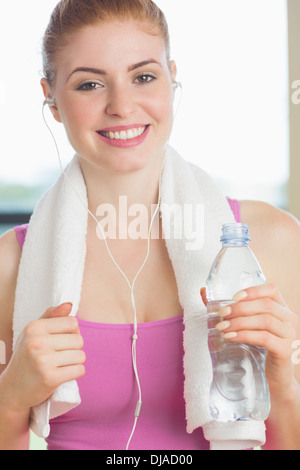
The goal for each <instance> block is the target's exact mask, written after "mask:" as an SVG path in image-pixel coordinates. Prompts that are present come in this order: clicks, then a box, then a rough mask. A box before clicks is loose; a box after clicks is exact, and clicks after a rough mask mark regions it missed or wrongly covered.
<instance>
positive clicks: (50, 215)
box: [14, 148, 265, 450]
mask: <svg viewBox="0 0 300 470" xmlns="http://www.w3.org/2000/svg"><path fill="white" fill-rule="evenodd" d="M66 173H67V175H68V178H69V180H70V181H71V182H72V184H73V186H75V187H76V189H77V192H78V194H79V195H80V197H81V199H82V200H83V201H85V203H86V205H87V194H86V187H85V183H84V179H83V175H82V172H81V168H80V164H79V158H78V156H75V157H74V159H73V160H72V162H71V163H70V165H69V166H68V167H67V169H66ZM170 208H171V209H174V210H175V212H176V208H177V209H178V208H181V214H185V217H184V219H183V220H182V224H181V227H179V228H180V230H179V228H178V219H177V220H176V224H175V226H174V218H172V217H170ZM171 212H172V211H171ZM191 213H192V214H194V216H196V218H197V220H195V217H194V226H193V227H192V226H191V225H190V224H189V223H190V214H191ZM87 217H88V216H87V211H86V210H85V209H84V208H83V206H82V204H80V202H79V200H78V197H77V195H76V194H75V193H74V190H73V189H72V188H71V187H70V185H69V184H68V183H67V182H66V180H65V178H64V176H63V175H62V176H61V177H60V178H59V179H58V181H57V183H56V184H55V185H54V186H53V187H52V188H51V189H50V190H49V191H48V193H47V194H46V195H45V196H44V197H43V199H42V200H41V202H40V203H39V204H38V205H37V208H36V210H35V212H34V214H33V216H32V219H31V221H30V225H29V229H28V233H27V236H26V241H25V244H24V248H23V253H22V258H21V263H20V269H19V276H18V283H17V290H16V301H15V312H14V346H15V344H16V341H17V339H18V337H19V334H20V333H21V331H22V330H23V329H24V327H25V326H26V325H27V324H28V323H29V322H31V321H33V320H35V319H38V318H39V317H40V316H41V315H42V314H43V313H44V312H45V310H47V308H49V306H55V305H59V304H61V303H63V302H72V303H73V311H72V315H76V312H77V310H78V307H79V302H80V294H81V286H82V279H83V271H84V262H85V255H86V232H87ZM161 217H162V226H163V232H164V235H165V238H166V245H167V249H168V253H169V256H170V259H171V261H172V264H173V268H174V272H175V276H176V281H177V285H178V292H179V299H180V303H181V305H182V307H183V310H184V324H185V332H184V351H185V355H184V372H185V385H184V394H185V401H186V419H187V432H188V433H191V432H193V430H195V429H196V428H198V427H200V426H202V427H203V429H204V435H205V437H206V439H207V440H209V441H210V443H211V449H212V450H214V449H246V448H252V447H254V446H259V445H262V444H264V442H265V425H264V423H263V422H254V421H253V422H237V423H227V424H226V423H225V424H223V423H217V422H214V421H213V420H212V418H211V416H210V412H209V403H208V397H209V387H210V383H211V379H212V365H211V359H210V355H209V350H208V344H207V333H208V331H207V327H206V325H205V324H203V322H202V316H203V315H205V313H206V308H205V306H204V305H203V302H202V299H201V297H200V293H199V289H200V287H203V286H205V283H206V279H207V275H208V272H209V270H210V267H211V265H212V262H213V260H214V258H215V256H216V254H217V252H218V251H219V249H220V234H221V228H222V225H223V224H224V223H229V222H233V221H234V217H233V214H232V212H231V209H230V207H229V204H228V202H227V200H226V198H225V196H224V195H223V194H222V193H221V192H220V191H219V189H218V188H217V186H216V185H215V183H214V182H213V181H212V179H211V178H210V177H209V176H208V175H207V174H206V173H205V172H204V171H202V170H201V169H199V168H198V167H196V166H194V165H192V164H191V163H188V162H186V161H185V160H183V159H182V158H181V157H180V156H179V155H178V154H177V153H176V152H175V151H174V150H173V149H172V148H169V149H168V153H167V157H166V160H165V165H164V170H163V174H162V185H161ZM203 217H204V220H202V219H203ZM196 228H197V229H198V230H197V231H198V233H197V236H196V237H195V239H193V238H192V235H193V232H196ZM79 403H80V396H79V391H78V387H77V384H76V382H75V381H74V382H69V383H66V384H63V385H62V386H60V387H59V388H58V389H57V390H56V392H55V393H54V394H53V395H52V397H51V398H50V399H49V400H48V401H47V402H45V403H43V404H42V405H40V406H37V407H35V408H34V409H33V410H32V413H31V423H30V426H31V429H32V430H33V431H34V432H35V433H36V434H37V435H38V436H41V437H47V436H48V434H49V431H50V428H49V420H50V419H51V418H54V417H56V416H60V415H61V414H64V413H66V412H67V411H69V410H70V409H72V408H73V407H75V406H77V405H78V404H79Z"/></svg>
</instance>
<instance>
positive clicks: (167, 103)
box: [148, 93, 173, 127]
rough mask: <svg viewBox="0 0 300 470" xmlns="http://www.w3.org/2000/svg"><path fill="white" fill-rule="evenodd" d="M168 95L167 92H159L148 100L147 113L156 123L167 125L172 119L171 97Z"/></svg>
mask: <svg viewBox="0 0 300 470" xmlns="http://www.w3.org/2000/svg"><path fill="white" fill-rule="evenodd" d="M169 95H170V94H169V93H167V94H164V93H161V94H159V95H156V96H155V97H153V98H151V99H150V100H149V102H148V113H149V114H150V115H151V116H152V117H153V118H154V120H155V121H156V122H157V123H158V124H160V125H165V126H167V127H169V126H170V123H172V121H173V99H172V97H171V96H169Z"/></svg>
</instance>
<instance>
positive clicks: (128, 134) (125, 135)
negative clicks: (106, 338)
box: [99, 126, 147, 140]
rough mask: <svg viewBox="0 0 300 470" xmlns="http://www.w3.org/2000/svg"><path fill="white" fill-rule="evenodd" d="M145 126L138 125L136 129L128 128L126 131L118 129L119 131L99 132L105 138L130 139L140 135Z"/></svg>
mask: <svg viewBox="0 0 300 470" xmlns="http://www.w3.org/2000/svg"><path fill="white" fill-rule="evenodd" d="M146 129H147V126H145V127H138V128H136V129H128V131H119V132H99V134H101V135H103V136H104V137H106V138H107V139H115V140H131V139H135V138H136V137H139V136H140V135H142V134H143V133H144V132H145V130H146Z"/></svg>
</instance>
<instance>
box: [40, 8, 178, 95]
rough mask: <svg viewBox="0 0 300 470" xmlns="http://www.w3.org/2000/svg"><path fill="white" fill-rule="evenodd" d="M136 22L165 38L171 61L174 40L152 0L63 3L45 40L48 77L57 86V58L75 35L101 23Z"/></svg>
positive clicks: (51, 22)
mask: <svg viewBox="0 0 300 470" xmlns="http://www.w3.org/2000/svg"><path fill="white" fill-rule="evenodd" d="M115 19H118V20H122V21H124V20H135V21H139V22H143V23H148V24H149V28H147V29H148V31H147V32H149V33H150V34H153V35H161V36H162V37H163V39H164V41H165V45H166V51H167V58H168V60H170V38H169V30H168V25H167V21H166V18H165V16H164V14H163V12H162V11H161V10H160V9H159V8H158V6H157V5H156V4H155V3H154V2H153V1H152V0H61V1H60V2H59V3H58V5H57V6H56V7H55V9H54V11H53V13H52V15H51V19H50V22H49V25H48V27H47V29H46V32H45V35H44V40H43V68H44V74H45V77H46V78H47V80H48V82H49V84H50V85H51V86H53V85H54V82H55V65H54V64H55V57H56V54H57V53H58V51H59V50H60V49H61V48H62V47H63V46H64V45H65V44H66V40H67V38H68V36H69V35H70V34H72V33H74V32H75V31H77V30H79V29H81V28H83V27H85V26H89V25H94V24H97V23H99V22H105V21H113V20H115Z"/></svg>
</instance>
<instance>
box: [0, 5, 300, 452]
mask: <svg viewBox="0 0 300 470" xmlns="http://www.w3.org/2000/svg"><path fill="white" fill-rule="evenodd" d="M44 72H45V78H43V79H42V82H41V84H42V87H43V91H44V95H45V97H46V98H47V99H49V100H54V101H49V103H50V109H51V111H52V114H53V116H54V118H55V119H56V120H57V121H58V122H61V123H63V125H64V127H65V129H66V132H67V135H68V138H69V140H70V142H71V144H72V146H73V147H74V149H75V151H76V152H77V154H78V155H79V161H80V167H81V170H82V174H83V177H84V181H85V184H86V189H87V194H88V204H89V210H90V213H91V214H96V212H97V208H98V206H99V204H101V203H105V204H110V205H112V206H113V207H114V208H116V210H117V217H116V221H117V227H116V228H117V233H120V231H122V230H123V228H124V227H123V225H122V220H121V218H120V217H119V215H120V214H119V212H118V210H119V209H120V207H119V196H120V195H126V197H127V203H128V206H132V205H134V204H137V203H138V204H142V205H143V206H144V207H146V208H147V209H148V214H151V205H153V204H155V203H156V202H157V199H158V181H159V178H160V173H161V169H162V165H163V161H164V158H165V152H166V147H167V144H168V140H169V136H170V132H171V129H172V122H173V99H174V89H175V87H174V84H175V85H176V66H175V63H174V62H172V61H171V60H170V52H169V38H168V30H167V25H166V22H165V19H164V17H163V15H162V13H161V12H160V10H159V9H158V8H157V7H156V6H155V5H154V4H153V3H152V2H151V1H150V0H149V1H148V0H131V1H125V2H124V1H123V2H121V1H112V0H106V1H101V0H98V1H97V0H62V2H60V4H59V5H58V7H57V8H56V10H55V11H54V13H53V16H52V19H51V22H50V25H49V27H48V29H47V31H46V35H45V39H44ZM145 189H146V190H145ZM239 208H240V220H241V221H242V222H244V223H247V224H248V225H249V230H250V233H251V234H252V239H253V243H252V249H253V251H254V252H255V254H256V255H257V257H258V259H259V260H260V263H261V265H262V269H263V270H264V272H265V275H266V277H267V279H268V284H266V285H265V286H260V287H255V288H251V289H248V290H247V292H246V294H247V295H246V294H244V295H243V296H240V297H239V298H238V300H239V301H238V302H237V303H236V304H235V305H234V306H233V307H232V310H231V311H230V312H228V311H225V312H223V315H224V317H225V315H226V321H229V322H230V323H229V324H228V323H222V324H221V325H220V326H219V328H220V329H222V328H223V330H224V333H230V335H229V337H230V339H229V341H232V342H246V343H250V344H255V345H259V346H262V347H265V348H266V349H267V351H268V358H267V370H266V373H267V379H268V382H269V386H270V392H271V399H272V411H271V415H270V418H269V421H268V423H267V443H266V446H265V447H266V449H271V448H275V449H297V448H300V431H299V422H300V396H299V383H298V381H299V380H300V370H299V367H295V368H294V365H293V363H292V354H293V349H292V346H293V342H294V340H295V339H296V338H297V337H299V335H300V328H299V326H297V316H298V315H299V313H300V311H299V305H300V298H299V289H298V281H299V275H300V271H299V270H300V267H299V266H300V259H299V250H298V246H299V241H300V228H299V224H298V222H297V221H296V220H295V219H294V218H293V217H292V216H291V215H289V214H287V213H285V212H283V211H280V210H278V209H276V208H273V207H271V206H269V205H267V204H264V203H259V202H255V203H254V202H244V201H243V202H241V203H240V205H239ZM149 219H150V217H149ZM236 219H237V220H239V216H238V213H237V212H236ZM156 220H157V219H156ZM147 222H148V226H149V223H150V220H148V221H147ZM25 232H26V230H25ZM25 232H24V229H23V231H22V233H21V235H20V230H19V231H18V237H17V236H16V230H14V231H10V232H8V233H7V234H5V235H4V236H3V237H2V238H1V241H0V254H1V267H0V275H1V278H0V279H1V282H0V299H1V300H0V301H1V323H0V338H1V340H2V341H5V344H6V345H7V359H8V364H7V365H6V367H5V366H3V367H2V366H1V367H2V370H1V372H2V375H1V379H0V397H1V400H0V448H1V449H26V448H28V439H29V437H28V436H29V432H28V428H29V415H30V409H31V408H32V407H35V406H37V405H39V404H40V403H43V402H44V401H45V400H47V399H48V398H49V397H50V396H51V395H52V393H53V392H54V391H55V389H56V388H57V387H58V386H59V385H61V384H63V383H65V382H68V381H70V380H73V379H76V380H78V383H79V388H80V392H81V395H82V397H83V398H85V399H83V401H82V404H81V405H80V406H79V407H77V408H75V409H74V410H72V411H71V412H70V413H69V414H68V413H67V414H65V415H63V416H61V417H58V418H57V419H54V420H53V421H52V423H51V433H50V436H49V438H48V445H49V448H50V449H59V448H65V449H76V448H77V449H84V448H102V449H109V448H112V449H117V448H121V446H122V445H123V444H122V442H124V439H125V436H127V437H129V435H128V434H129V432H130V429H129V428H128V422H129V421H130V416H131V415H130V414H128V413H129V410H128V408H129V407H128V403H129V402H130V397H127V394H128V395H130V390H132V387H133V385H132V378H130V380H129V383H127V382H126V381H127V379H126V377H124V378H123V379H121V380H120V382H119V375H118V374H120V370H123V369H124V370H126V374H127V376H128V374H129V371H128V370H127V368H128V367H129V366H130V364H129V362H130V354H129V355H127V353H126V352H125V353H124V354H126V357H124V363H122V366H120V365H119V367H120V370H117V371H116V373H114V367H118V366H116V365H115V364H116V363H115V360H114V354H115V347H114V348H112V349H110V350H109V353H107V352H105V351H106V350H105V351H104V350H101V352H99V349H97V348H99V347H100V346H99V344H100V343H101V344H100V345H103V343H104V346H103V347H104V349H105V348H106V349H107V348H108V345H107V344H108V342H109V340H107V344H105V341H104V340H105V339H106V338H110V336H109V335H114V334H116V336H112V337H111V341H115V342H114V345H117V344H118V342H119V341H120V343H121V342H122V340H120V337H119V336H118V334H117V333H116V331H119V329H118V328H117V327H121V329H122V328H123V327H124V328H125V326H126V325H130V324H131V323H132V321H133V319H132V305H131V301H130V296H129V295H128V292H129V291H128V285H126V283H125V282H124V279H123V278H122V276H119V275H118V274H117V273H116V269H115V266H114V263H112V260H111V257H110V256H109V255H108V251H107V249H106V246H105V244H104V243H103V241H99V237H98V236H97V232H96V230H95V220H94V219H93V218H92V217H91V218H89V221H88V229H87V239H86V249H87V253H86V260H85V270H84V277H83V284H82V292H81V299H80V306H79V311H78V314H77V318H72V317H69V316H68V315H69V314H70V312H71V309H72V306H71V305H70V304H68V303H63V304H62V305H59V306H56V305H55V306H53V305H49V306H48V307H49V308H48V309H47V310H46V312H42V311H41V312H40V315H41V317H40V319H38V320H35V321H33V322H30V323H29V324H28V325H27V326H26V328H25V329H24V331H23V333H22V335H21V336H20V339H19V341H18V343H17V345H16V347H15V349H14V353H13V354H12V335H13V332H12V318H13V312H14V298H15V290H16V284H17V276H18V271H19V265H20V257H21V248H22V244H23V242H24V238H25V235H26V233H25ZM266 241H267V243H266ZM20 245H21V246H20ZM109 246H110V250H111V253H113V257H114V259H115V260H117V263H118V265H119V267H121V268H122V269H123V270H124V271H125V272H126V276H127V279H129V283H131V284H132V282H133V279H134V277H135V275H136V273H137V272H138V270H139V268H140V266H141V265H142V263H143V261H144V258H145V250H146V240H145V239H143V238H140V239H132V238H130V237H123V238H122V237H119V238H118V237H116V238H115V239H111V240H109ZM100 266H101V269H99V267H100ZM157 279H159V286H157V282H156V281H157ZM135 287H136V299H135V300H136V305H138V314H139V318H138V322H139V324H140V325H147V324H148V325H150V327H153V328H155V327H157V328H159V327H161V328H162V329H163V328H164V327H166V328H167V327H168V328H172V330H168V332H167V333H164V334H165V335H167V336H165V337H164V336H162V337H161V343H163V342H164V341H165V340H166V338H167V337H169V336H170V335H171V336H172V338H173V337H176V341H177V340H178V338H180V335H181V334H182V329H183V326H182V306H181V304H180V301H179V296H178V289H177V283H176V279H175V275H174V271H173V267H172V263H171V260H170V257H169V254H168V251H167V248H166V245H165V243H164V240H163V238H162V236H161V227H160V236H159V237H158V238H157V239H155V240H151V254H150V256H149V259H148V261H147V263H146V264H145V266H144V268H143V271H142V273H141V275H140V276H139V277H138V278H137V282H136V285H135ZM200 287H201V286H200V285H199V289H200ZM116 292H117V295H116ZM201 294H202V296H203V300H204V301H205V291H204V290H202V291H201ZM199 296H200V294H199ZM157 322H160V323H157ZM103 325H106V326H107V328H106V329H105V326H104V327H103ZM113 325H114V326H115V327H116V331H115V330H114V328H113ZM101 326H102V327H103V328H104V330H105V335H104V337H102V336H101V337H100V336H97V335H98V334H99V335H101V334H102V333H101V331H102V329H103V328H102V327H101ZM110 327H112V330H113V332H110V331H109V328H110ZM141 328H142V326H141ZM100 330H101V331H100ZM142 331H143V330H142ZM157 331H158V330H156V333H155V334H156V335H157V334H158V333H157ZM233 333H234V334H233ZM161 334H162V335H163V333H161ZM91 335H94V336H93V337H92V336H91ZM155 337H156V338H157V336H155ZM99 338H101V339H99ZM112 338H114V339H112ZM178 341H179V340H178ZM161 343H159V341H158V343H157V348H158V349H159V348H160V347H161ZM178 344H179V342H178V343H176V345H175V346H173V347H174V350H175V349H176V347H177V345H178ZM120 347H121V346H120ZM93 348H94V349H93ZM91 350H93V351H95V354H96V361H94V362H93V364H92V361H91V354H90V351H91ZM105 354H108V356H110V357H113V359H112V360H111V362H108V363H107V364H104V365H103V362H105V361H106V360H109V358H108V359H107V358H105ZM153 354H154V353H153V350H151V355H152V356H153ZM172 354H173V351H172ZM177 354H179V359H180V358H182V355H183V351H181V349H180V348H179V350H178V351H177ZM118 357H119V356H118ZM159 357H161V356H159ZM119 359H120V357H119ZM119 359H118V360H119ZM89 361H91V362H89ZM145 361H147V360H146V359H145ZM174 361H175V359H174ZM177 361H178V359H177ZM85 362H86V368H85V366H84V363H85ZM158 362H159V360H158ZM91 364H92V365H91ZM145 364H146V362H145ZM155 364H156V367H157V363H155ZM176 364H177V365H176V371H175V370H174V371H173V372H172V375H170V376H171V377H172V378H173V382H172V381H171V383H170V385H169V387H170V389H171V390H173V391H174V390H176V394H177V395H176V397H175V398H174V397H173V395H170V390H169V389H168V384H164V383H161V382H159V383H160V384H161V390H160V393H158V394H157V390H151V393H150V392H149V397H148V399H149V401H151V400H152V403H151V406H150V407H149V408H148V409H147V406H146V405H145V414H144V418H143V421H142V415H141V418H140V419H141V424H140V426H141V427H140V428H139V427H137V429H136V433H137V434H136V435H137V436H138V437H135V436H134V438H133V441H132V444H133V445H134V446H135V447H134V448H156V449H158V448H160V447H158V446H159V445H161V446H162V447H161V448H164V449H167V448H168V449H176V448H178V449H207V448H208V443H207V442H206V441H205V439H204V437H203V433H202V430H201V428H199V429H197V430H196V431H194V433H193V434H189V435H188V434H186V432H185V418H184V406H185V405H184V400H183V380H184V378H183V372H182V371H181V369H180V366H179V365H178V364H179V362H178V363H176ZM97 367H102V369H101V374H106V380H102V379H103V376H102V379H101V377H100V378H99V380H98V381H97V383H96V384H95V382H93V380H94V378H95V377H96V376H97V373H98V372H97ZM145 367H146V366H145ZM147 367H150V366H149V364H148V363H147ZM122 368H123V369H122ZM168 370H169V368H168ZM172 370H173V369H172ZM147 373H149V369H147ZM151 374H153V376H155V372H154V371H151ZM151 374H150V375H151ZM170 374H171V372H170ZM130 377H131V376H130ZM16 378H17V380H16ZM150 378H151V377H150ZM145 380H146V379H145ZM154 380H155V379H154ZM158 380H163V376H160V377H159V379H158ZM166 380H167V381H170V377H169V378H168V376H167V375H166ZM124 381H125V382H126V385H125V384H124ZM104 383H105V387H104ZM150 383H151V380H150V382H149V384H150ZM94 387H98V388H96V390H95V388H94ZM149 387H150V385H149ZM149 387H148V388H149ZM92 388H93V390H91V389H92ZM153 388H155V389H157V387H153ZM159 388H160V387H159ZM92 392H93V393H92ZM162 394H165V395H164V396H163V397H162V396H161V395H162ZM127 399H128V400H127ZM144 401H145V399H144ZM146 401H147V400H146ZM130 406H131V402H130ZM160 406H163V407H164V408H163V412H162V413H161V412H159V413H158V416H157V413H154V411H153V410H155V409H156V407H160ZM128 431H129V432H128ZM135 438H136V439H137V441H134V439H135ZM106 439H107V440H106ZM112 439H113V442H111V440H112ZM126 440H127V439H126ZM149 440H150V443H149ZM147 441H148V446H149V447H146V445H147V444H146V442H147ZM96 446H97V447H96Z"/></svg>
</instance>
